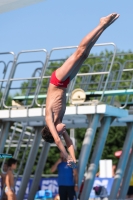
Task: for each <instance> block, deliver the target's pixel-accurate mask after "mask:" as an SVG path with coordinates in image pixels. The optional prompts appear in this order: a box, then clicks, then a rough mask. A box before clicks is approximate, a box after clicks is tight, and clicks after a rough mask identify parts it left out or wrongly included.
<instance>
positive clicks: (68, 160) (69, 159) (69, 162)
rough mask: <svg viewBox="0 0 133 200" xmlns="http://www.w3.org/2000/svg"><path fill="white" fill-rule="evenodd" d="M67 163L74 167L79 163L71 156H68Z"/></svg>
mask: <svg viewBox="0 0 133 200" xmlns="http://www.w3.org/2000/svg"><path fill="white" fill-rule="evenodd" d="M67 165H68V166H69V167H71V168H73V169H75V168H77V163H76V161H74V160H73V159H72V158H71V156H68V157H67Z"/></svg>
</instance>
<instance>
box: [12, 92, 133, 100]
mask: <svg viewBox="0 0 133 200" xmlns="http://www.w3.org/2000/svg"><path fill="white" fill-rule="evenodd" d="M103 93H104V96H115V95H118V96H119V95H131V94H133V89H124V90H106V91H104V92H103V91H94V92H92V91H90V92H85V94H86V96H88V97H97V96H101V95H102V94H103ZM66 96H68V94H66ZM46 97H47V95H46V94H44V95H38V96H37V99H45V98H46ZM33 98H35V96H34V95H29V96H15V97H13V100H19V101H23V100H26V99H27V100H28V99H33Z"/></svg>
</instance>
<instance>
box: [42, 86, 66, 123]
mask: <svg viewBox="0 0 133 200" xmlns="http://www.w3.org/2000/svg"><path fill="white" fill-rule="evenodd" d="M49 110H51V111H52V115H53V121H54V124H55V125H57V124H58V123H61V122H62V119H63V116H64V114H65V110H66V89H65V88H62V87H57V86H55V85H53V84H51V83H50V84H49V88H48V92H47V100H46V110H45V116H48V115H49Z"/></svg>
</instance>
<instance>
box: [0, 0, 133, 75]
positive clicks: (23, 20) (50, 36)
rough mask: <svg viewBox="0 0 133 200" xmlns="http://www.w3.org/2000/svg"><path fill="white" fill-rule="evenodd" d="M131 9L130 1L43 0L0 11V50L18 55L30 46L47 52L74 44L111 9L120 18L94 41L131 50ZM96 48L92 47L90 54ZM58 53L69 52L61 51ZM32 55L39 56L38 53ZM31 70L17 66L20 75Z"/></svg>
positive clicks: (132, 38)
mask: <svg viewBox="0 0 133 200" xmlns="http://www.w3.org/2000/svg"><path fill="white" fill-rule="evenodd" d="M132 9H133V1H132V0H110V1H109V0H91V1H90V0H67V1H63V0H54V1H52V0H45V1H43V2H40V3H37V4H34V5H30V6H27V7H24V8H20V9H17V10H12V11H10V12H7V13H3V14H0V52H9V51H13V52H15V54H17V53H18V52H20V51H21V50H33V49H47V51H48V52H50V50H51V49H52V48H54V47H64V46H73V45H74V46H75V45H76V46H77V45H78V44H79V43H80V41H81V40H82V38H83V37H84V36H85V35H86V34H87V33H89V32H90V31H91V30H92V29H93V28H95V27H96V26H97V25H98V23H99V20H100V18H101V17H103V16H106V15H108V14H110V13H113V12H117V13H119V14H120V17H119V19H118V20H117V21H115V23H114V24H112V25H111V26H110V27H109V28H108V29H106V30H105V32H104V33H103V34H102V35H101V37H100V38H99V40H98V41H97V43H106V42H114V43H115V44H116V45H117V48H118V50H119V51H125V52H127V51H129V50H132V51H133V25H132V21H133V11H132ZM99 49H100V48H99V47H94V48H93V49H92V53H97V52H98V51H99ZM104 49H105V48H104ZM107 49H108V48H107ZM100 51H101V49H100ZM58 54H59V55H58V56H60V55H64V54H65V56H68V55H69V53H68V52H65V53H64V54H63V53H61V51H59V52H58ZM28 56H29V55H28ZM56 56H57V55H55V57H56ZM31 57H32V58H33V55H32V56H31ZM34 58H36V59H38V57H37V55H34ZM0 66H1V65H0ZM31 68H32V67H31ZM1 69H2V68H1ZM32 72H33V69H31V70H30V69H29V68H28V69H26V70H24V68H23V67H20V68H18V74H19V77H20V76H21V75H22V76H23V75H24V74H26V75H25V76H26V77H27V76H30V75H31V73H32ZM16 76H17V73H16Z"/></svg>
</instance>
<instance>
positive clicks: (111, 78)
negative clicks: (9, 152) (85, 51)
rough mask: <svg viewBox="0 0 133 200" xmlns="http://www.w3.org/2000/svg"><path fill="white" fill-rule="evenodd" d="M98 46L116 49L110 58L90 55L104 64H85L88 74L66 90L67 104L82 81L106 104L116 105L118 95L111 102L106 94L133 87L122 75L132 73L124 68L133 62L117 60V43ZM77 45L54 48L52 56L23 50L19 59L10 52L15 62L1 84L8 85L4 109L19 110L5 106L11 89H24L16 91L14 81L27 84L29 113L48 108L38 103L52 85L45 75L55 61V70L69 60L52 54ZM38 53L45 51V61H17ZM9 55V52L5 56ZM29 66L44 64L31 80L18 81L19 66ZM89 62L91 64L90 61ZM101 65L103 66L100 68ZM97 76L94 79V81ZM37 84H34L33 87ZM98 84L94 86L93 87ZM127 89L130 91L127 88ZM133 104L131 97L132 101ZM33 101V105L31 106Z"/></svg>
mask: <svg viewBox="0 0 133 200" xmlns="http://www.w3.org/2000/svg"><path fill="white" fill-rule="evenodd" d="M95 46H96V47H98V46H105V47H106V46H113V48H114V51H113V54H112V55H111V56H108V57H106V56H102V55H101V57H100V56H89V57H88V59H89V58H91V59H93V58H94V59H95V58H101V62H99V63H97V62H96V63H94V64H93V66H91V65H90V64H86V63H84V64H83V66H86V69H87V68H88V73H78V74H77V76H76V77H75V78H74V79H73V80H72V81H71V83H70V84H69V87H68V89H67V94H68V95H67V102H68V100H69V96H70V95H71V92H72V91H73V89H74V88H75V87H77V85H78V84H77V83H78V82H79V80H80V84H79V87H80V88H82V89H84V90H85V91H102V93H101V96H100V98H99V97H94V98H95V99H98V100H99V101H100V102H102V101H103V102H105V103H109V104H111V105H113V103H114V101H115V96H112V97H110V99H109V100H108V97H106V96H104V93H105V91H106V90H118V89H121V88H122V87H121V86H120V85H121V83H123V82H128V83H129V84H128V89H131V88H132V82H133V80H132V79H131V80H123V79H122V76H123V74H124V73H126V72H127V71H130V72H131V71H132V69H128V68H125V66H126V65H127V63H128V64H129V63H132V62H133V61H132V60H130V61H126V62H125V63H124V64H123V63H121V62H120V61H115V58H116V57H117V56H118V55H119V56H122V55H121V54H117V55H116V45H115V44H114V43H104V44H96V45H95ZM77 47H78V46H69V47H59V48H53V49H52V50H51V51H50V53H49V54H48V52H47V50H45V49H39V50H29V51H21V52H19V53H18V55H17V56H15V55H14V54H13V53H12V52H8V53H11V54H13V56H14V60H13V61H12V69H11V71H10V74H9V77H8V79H4V78H3V79H1V80H0V83H4V82H6V87H5V91H4V93H3V96H2V98H1V108H6V109H9V110H10V109H12V108H16V109H17V108H18V106H12V105H11V106H7V105H6V103H5V102H6V100H7V97H8V94H9V91H10V90H11V89H21V88H20V87H16V88H11V84H12V82H13V81H28V83H27V87H26V88H25V90H26V91H25V94H24V96H25V99H24V102H23V106H22V107H25V108H27V110H28V109H29V108H31V107H42V108H43V107H45V100H42V102H39V101H38V99H39V98H38V97H39V95H40V94H42V92H43V94H44V92H45V94H46V92H47V87H48V84H49V79H50V76H45V74H46V70H49V69H52V65H50V63H51V62H56V61H57V66H53V69H54V68H56V67H59V64H58V63H59V62H64V61H65V60H66V59H64V58H61V59H54V60H52V59H51V57H52V53H53V52H55V51H62V50H65V49H69V50H71V49H72V50H73V49H76V48H77ZM35 52H43V53H44V54H45V59H44V61H43V62H42V61H39V60H36V61H32V60H31V61H22V62H18V58H19V56H20V55H21V54H27V53H35ZM2 54H6V53H2ZM123 55H128V54H123ZM27 63H30V64H31V63H36V64H37V63H41V67H39V68H36V69H35V70H34V72H32V76H31V77H25V78H15V77H14V74H15V71H16V69H17V67H18V65H20V64H27ZM88 63H89V62H88ZM116 65H117V69H115V66H116ZM99 66H100V67H99ZM37 72H39V76H37V77H36V73H37ZM94 77H95V78H94ZM33 83H34V84H33ZM94 85H95V87H94ZM126 89H127V88H126ZM31 94H32V95H33V96H34V98H33V99H32V100H30V101H29V100H28V99H27V97H28V96H29V95H31ZM129 96H130V95H127V96H126V99H125V102H123V103H124V105H123V107H122V108H125V107H126V106H127V104H128V101H129ZM130 101H131V98H130ZM29 102H30V103H29Z"/></svg>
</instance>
